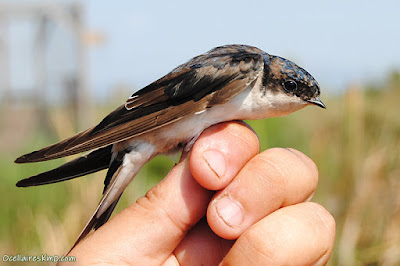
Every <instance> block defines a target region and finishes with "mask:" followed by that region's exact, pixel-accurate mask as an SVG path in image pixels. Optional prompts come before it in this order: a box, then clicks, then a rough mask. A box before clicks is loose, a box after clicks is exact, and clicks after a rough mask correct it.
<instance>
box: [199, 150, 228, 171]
mask: <svg viewBox="0 0 400 266" xmlns="http://www.w3.org/2000/svg"><path fill="white" fill-rule="evenodd" d="M203 158H204V160H205V161H206V163H207V164H208V166H209V167H210V169H211V170H212V171H213V172H214V173H215V174H216V175H217V176H218V177H219V178H221V177H223V176H224V175H225V170H226V163H225V157H224V155H223V154H222V153H220V152H219V151H215V150H208V151H205V152H204V153H203Z"/></svg>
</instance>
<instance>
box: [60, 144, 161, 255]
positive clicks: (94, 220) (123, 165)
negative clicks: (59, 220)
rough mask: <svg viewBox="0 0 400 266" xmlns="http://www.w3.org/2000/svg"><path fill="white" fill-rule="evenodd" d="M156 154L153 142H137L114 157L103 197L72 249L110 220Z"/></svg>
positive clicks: (105, 181)
mask: <svg viewBox="0 0 400 266" xmlns="http://www.w3.org/2000/svg"><path fill="white" fill-rule="evenodd" d="M156 154H157V152H156V150H155V147H154V146H153V145H152V144H150V143H147V142H137V143H135V144H134V145H132V147H128V148H127V149H125V150H123V151H120V152H118V153H117V154H115V155H114V156H113V157H112V162H111V164H110V166H109V169H108V172H107V176H106V179H105V180H104V192H103V197H102V198H101V200H100V202H99V204H98V206H97V208H96V210H95V211H94V213H93V215H92V217H91V218H90V220H89V222H88V223H87V224H86V226H85V228H84V229H83V230H82V232H81V233H80V235H79V237H78V239H77V240H76V242H75V244H74V245H73V246H72V248H71V250H72V249H73V248H74V247H75V246H76V245H78V244H79V242H80V241H82V240H83V239H84V238H85V237H86V236H87V235H88V234H89V233H90V232H91V231H92V230H97V229H98V228H99V227H100V226H102V225H103V224H104V223H106V222H107V221H108V219H109V218H110V216H111V213H112V212H113V210H114V208H115V206H116V205H117V203H118V200H119V199H120V197H121V195H122V193H123V191H124V190H125V188H126V186H128V184H129V183H130V182H131V181H132V179H133V178H134V177H135V176H136V174H137V173H138V172H139V170H140V169H141V168H142V166H143V165H144V164H145V163H147V162H148V161H149V160H151V159H152V158H153V157H154V156H155V155H156ZM71 250H70V251H68V253H67V254H69V253H70V252H71Z"/></svg>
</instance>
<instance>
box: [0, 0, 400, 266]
mask: <svg viewBox="0 0 400 266" xmlns="http://www.w3.org/2000/svg"><path fill="white" fill-rule="evenodd" d="M232 1H233V0H232ZM232 1H229V3H231V2H232ZM385 1H386V0H385ZM15 2H16V1H14V2H13V1H2V2H0V102H1V105H0V169H1V178H2V186H0V197H1V203H2V204H1V205H0V251H1V253H2V254H10V255H11V254H12V255H15V254H21V255H37V254H43V253H46V254H48V255H53V254H63V253H64V252H65V251H66V250H68V249H69V248H70V246H71V244H72V243H73V242H74V241H75V239H76V236H77V235H78V234H79V233H80V231H81V229H82V228H83V226H84V225H85V224H86V222H87V220H88V219H89V217H90V215H91V214H92V212H93V211H94V209H95V207H96V206H97V203H98V201H99V199H100V197H101V191H102V190H103V180H104V175H105V172H104V171H102V172H99V173H96V174H92V175H89V176H86V177H82V178H79V179H74V180H71V181H67V182H63V183H58V184H53V185H46V186H42V187H32V188H17V187H15V183H16V182H17V181H18V180H19V179H21V178H25V177H28V176H31V175H34V174H36V173H39V172H43V171H46V170H49V169H51V168H54V167H56V166H59V165H60V164H62V163H63V162H65V161H66V160H67V159H68V160H70V159H71V158H67V159H59V160H55V161H50V162H43V163H37V164H29V165H15V164H13V163H12V162H13V161H14V159H15V158H16V157H17V156H19V155H21V154H24V153H27V152H30V151H33V150H36V149H39V148H42V147H44V146H47V145H48V144H51V143H54V142H56V141H58V140H60V139H63V138H66V137H68V136H71V135H73V134H74V133H76V132H77V131H78V130H82V129H85V128H87V127H88V126H90V125H93V124H95V123H96V122H98V121H100V120H101V119H102V118H103V117H104V116H105V115H107V114H108V113H109V112H110V111H112V110H113V109H114V108H116V107H117V106H118V105H120V104H121V103H122V102H124V101H125V100H126V98H127V97H128V96H129V95H130V94H132V93H133V91H134V90H135V89H137V88H135V87H136V85H138V84H139V85H138V87H141V86H142V85H143V84H144V85H146V84H145V83H149V82H151V81H152V80H154V79H155V78H159V77H160V76H161V75H162V74H165V73H166V71H169V70H170V69H171V68H172V67H175V66H176V65H177V64H179V63H182V62H184V60H187V59H188V58H190V57H191V56H193V55H196V54H198V53H199V52H204V51H206V50H207V49H210V48H211V47H213V46H216V45H220V44H226V43H248V44H254V45H257V46H259V47H260V48H262V49H271V50H272V52H273V53H275V52H277V54H279V55H282V56H285V55H288V54H289V55H290V54H291V53H292V54H296V55H302V56H304V58H310V60H304V61H307V62H310V61H311V62H314V65H313V67H311V69H310V72H311V73H313V75H314V76H315V77H316V78H317V79H318V80H320V79H319V77H322V80H325V82H326V81H327V80H328V79H327V77H329V78H330V80H336V79H337V80H341V82H338V83H336V84H342V85H340V86H339V87H336V89H331V90H329V86H324V84H323V83H322V82H321V85H322V95H321V98H322V100H323V101H324V103H325V104H326V105H327V107H328V108H327V110H322V109H320V108H313V107H307V108H305V109H303V110H301V111H298V112H296V113H294V114H291V115H289V116H287V117H280V118H270V119H266V120H260V121H248V123H249V124H250V125H251V126H252V127H253V128H254V129H255V131H256V132H257V134H258V136H259V139H260V142H261V149H262V150H265V149H268V148H270V147H293V148H295V149H298V150H300V151H302V152H304V153H305V154H307V155H308V156H309V157H310V158H311V159H312V160H313V161H314V162H315V163H316V164H317V166H318V168H319V173H320V180H319V186H318V189H317V191H316V193H315V196H314V198H313V200H314V201H316V202H318V203H320V204H321V205H323V206H324V207H325V208H326V209H327V210H328V211H329V212H330V213H332V215H333V216H334V217H335V220H336V223H337V237H336V243H335V248H334V253H333V255H332V258H331V260H330V262H329V264H330V265H400V193H399V191H400V115H399V102H400V73H399V72H398V71H396V70H395V69H396V67H394V68H393V69H394V70H393V71H390V70H387V69H386V70H385V69H383V68H382V67H381V65H382V64H384V63H385V61H389V59H390V58H392V55H393V58H394V59H393V60H392V61H390V62H389V63H390V64H392V65H395V66H397V65H396V64H394V63H393V62H396V61H395V56H394V55H398V54H399V51H398V49H397V50H396V49H393V48H391V47H392V46H396V41H398V38H397V39H396V38H395V37H396V36H394V35H393V34H392V35H391V39H390V42H389V41H387V42H385V43H384V46H382V47H383V48H382V47H381V50H380V52H381V53H382V54H381V55H382V56H371V54H372V55H374V53H373V51H371V49H370V48H369V46H368V45H373V46H376V45H378V44H379V43H382V41H381V40H386V37H387V36H386V35H385V34H384V36H381V35H379V34H383V33H384V32H386V31H389V32H396V31H393V30H390V29H391V27H398V26H400V23H391V21H392V20H393V19H394V18H397V19H398V16H397V17H396V16H390V15H388V14H389V13H390V12H395V11H394V10H395V8H389V7H388V6H389V5H386V4H382V3H381V4H380V5H379V6H377V7H374V6H370V8H369V9H367V7H368V5H370V3H369V4H367V3H364V2H362V4H360V5H358V4H357V3H355V2H356V1H354V2H345V1H342V2H345V4H343V3H342V4H343V5H337V4H336V5H335V6H331V5H330V4H326V5H325V4H322V2H319V1H315V3H314V5H315V6H316V8H318V12H315V13H314V14H315V15H316V16H317V18H318V23H315V21H314V20H313V19H306V20H304V16H303V13H304V12H306V11H307V13H309V10H308V9H307V10H306V11H304V8H305V7H306V6H307V5H305V4H304V3H303V2H299V1H292V3H291V5H294V7H293V8H290V6H291V5H289V4H287V3H286V1H285V2H282V3H281V4H279V3H278V1H275V2H276V3H269V4H268V5H270V4H271V5H272V4H273V5H283V6H282V7H281V8H280V9H279V8H275V9H274V10H285V12H288V13H285V17H295V18H297V19H301V21H302V23H303V24H302V26H303V27H305V28H307V27H309V28H310V31H311V29H313V30H314V31H315V32H316V33H317V35H318V36H317V37H318V38H313V39H312V41H310V42H307V41H305V42H295V43H293V39H295V40H302V39H304V31H303V30H298V31H293V32H291V33H290V34H288V33H287V32H285V31H282V30H281V29H280V28H279V27H267V28H268V30H269V34H262V35H263V37H265V38H266V39H262V38H261V37H260V36H261V34H258V33H259V32H265V28H266V24H268V23H272V22H276V23H279V25H281V24H282V26H284V25H286V24H285V23H289V24H287V26H288V27H289V26H292V25H293V22H292V20H290V19H288V20H287V21H286V20H285V21H282V20H280V17H281V16H282V15H281V14H280V13H279V12H272V13H271V12H269V16H270V17H271V19H270V20H265V19H264V18H262V17H257V16H254V14H252V13H251V12H250V13H246V12H244V13H243V12H242V10H240V13H243V14H242V17H241V19H240V20H237V21H236V20H235V21H233V20H232V19H231V15H232V14H236V13H235V12H237V11H238V10H237V9H238V8H240V9H242V4H241V5H236V6H235V5H232V4H229V5H228V4H226V6H224V4H221V3H222V2H223V1H221V3H220V2H218V4H217V3H213V5H214V4H215V5H221V6H220V8H221V10H228V11H229V12H222V11H221V10H218V9H217V8H216V9H213V10H211V11H210V12H211V13H212V14H214V19H215V20H213V21H212V23H210V22H208V23H209V24H207V25H206V24H204V23H205V22H204V21H201V20H192V17H191V16H192V13H191V12H180V9H178V8H175V6H173V5H172V4H169V2H163V3H161V2H160V3H158V4H159V5H161V6H163V5H165V9H166V10H169V12H165V11H164V10H163V8H160V10H158V9H157V10H153V7H152V8H151V9H149V8H147V9H146V6H145V5H144V4H143V5H140V6H135V7H137V10H128V8H121V6H118V5H114V4H105V3H107V2H109V1H96V2H95V1H88V2H89V3H91V4H89V5H88V6H89V8H90V9H89V11H88V12H89V13H90V12H92V13H93V11H91V10H92V9H94V7H95V6H97V5H99V6H102V7H103V8H102V9H101V10H100V11H99V10H98V11H99V13H101V14H100V16H101V17H102V21H103V24H102V25H104V28H105V31H107V30H108V32H107V33H108V34H111V33H113V32H118V33H119V35H118V34H117V35H116V36H117V38H116V39H117V41H114V42H112V40H111V39H112V37H109V36H107V34H104V32H103V30H104V29H103V28H100V29H98V30H97V31H96V30H95V31H87V29H86V27H87V25H85V19H84V17H85V12H84V8H83V6H85V5H84V4H82V3H83V2H79V1H78V2H77V1H73V0H71V1H67V0H65V1H57V2H58V3H63V5H60V4H50V2H46V3H44V4H43V3H42V2H41V1H18V2H19V3H23V4H22V5H14V3H15ZM233 2H234V1H233ZM255 2H257V1H255ZM267 2H268V1H265V3H267ZM317 2H318V3H317ZM386 2H387V1H386ZM389 2H390V1H389ZM4 3H8V4H4ZM29 3H34V4H32V5H31V4H29ZM85 3H86V2H85ZM132 3H133V2H132ZM265 3H264V4H265ZM335 3H336V2H335ZM258 4H259V5H261V4H260V3H258ZM110 5H111V7H110ZM127 5H129V4H127ZM344 5H346V8H345V9H344V8H343V6H344ZM381 6H382V7H385V9H380V7H381ZM141 8H142V10H141ZM181 8H182V6H181ZM183 8H186V9H187V8H189V9H190V6H188V7H186V6H185V7H183ZM196 8H198V9H201V10H203V9H204V10H203V11H202V12H208V11H209V10H208V7H207V6H206V5H203V6H198V7H196ZM307 8H308V7H307ZM121 9H124V10H128V11H127V12H126V13H128V15H129V16H128V19H131V20H128V21H127V20H126V17H124V16H122V15H121V19H119V16H120V13H119V12H122V11H121ZM342 9H343V13H342V15H343V16H342V17H341V19H340V20H338V19H337V17H338V13H339V11H342ZM146 10H147V11H146ZM190 10H191V9H190ZM259 10H262V8H259ZM299 10H303V11H304V12H300V11H299ZM371 10H372V11H371ZM139 11H140V12H145V11H146V12H148V13H151V15H149V16H148V17H146V16H145V15H142V14H141V13H140V12H139ZM383 11H384V12H383ZM153 12H158V13H157V17H155V16H152V15H153ZM368 12H372V13H373V14H370V15H368V14H369V13H368ZM387 12H389V13H387ZM126 13H124V14H125V15H126ZM131 13H132V14H133V15H131ZM27 14H28V15H27ZM32 14H33V16H32ZM165 14H168V16H167V17H164V16H166V15H165ZM174 14H175V15H174ZM16 15H18V16H16ZM181 15H182V16H184V17H185V18H186V19H187V20H190V22H191V23H188V24H186V23H185V25H182V27H191V28H190V29H188V30H187V32H185V33H186V34H182V33H181V32H175V31H171V30H170V28H171V27H173V26H174V25H175V24H177V23H180V22H181V21H176V20H178V19H180V18H181V17H180V16H181ZM360 15H361V20H360V21H363V23H361V22H360V23H358V22H359V20H356V19H355V18H354V17H355V16H360ZM372 15H373V16H372ZM21 16H22V20H23V22H22V24H24V25H25V26H24V27H21V26H18V25H17V26H15V25H14V26H12V25H11V26H10V25H8V24H7V23H8V22H7V19H9V20H13V19H15V17H19V18H21ZM296 16H298V17H296ZM332 16H333V17H332ZM379 16H380V19H377V20H379V21H380V23H385V24H384V25H383V24H382V25H380V24H379V25H378V24H377V21H375V20H374V21H372V20H371V17H374V18H375V17H379ZM110 18H111V20H110ZM313 18H314V17H313ZM157 19H159V20H157ZM259 19H261V20H259ZM160 20H161V21H162V22H160ZM253 20H255V21H256V22H257V23H253V24H252V27H248V25H247V24H246V23H242V22H243V21H253ZM32 21H33V22H32ZM226 21H230V22H231V24H232V25H231V27H229V30H227V29H226V28H224V27H225V26H224V27H222V26H221V25H226ZM271 21H272V22H271ZM353 21H355V22H353ZM371 21H372V22H371ZM126 22H129V23H128V25H131V27H132V29H131V28H129V29H128V30H127V29H126V28H124V29H123V28H122V27H123V26H124V25H125V24H126ZM395 22H396V21H395ZM118 23H119V24H118ZM157 23H158V24H160V25H158V26H159V27H160V28H161V29H164V28H165V30H160V28H155V27H156V26H157V25H155V24H157ZM340 23H342V24H343V23H344V24H346V23H347V24H346V25H345V26H343V25H341V24H340ZM368 23H373V26H374V27H372V26H371V27H369V26H368V25H369V24H368ZM171 24H172V25H171ZM26 25H28V26H26ZM31 25H33V26H31ZM148 25H150V28H149V29H148V28H146V27H147V26H148ZM205 25H206V26H205ZM268 25H269V24H268ZM274 25H275V24H274ZM376 25H378V26H376ZM319 26H321V27H322V29H321V28H318V27H319ZM347 26H349V27H347ZM163 27H164V28H163ZM221 27H222V28H221ZM313 27H315V28H313ZM21 29H23V30H21ZM222 29H223V30H222ZM239 29H241V30H239ZM157 30H158V31H157ZM213 30H214V31H213ZM230 30H231V31H230ZM232 30H234V31H232ZM25 31H26V32H29V34H28V35H29V36H31V38H30V39H29V38H28V40H27V39H23V38H22V39H21V38H16V37H15V36H13V33H15V32H19V33H21V32H22V33H24V32H25ZM131 31H133V33H130V32H131ZM244 31H246V32H247V33H248V34H244V35H243V34H238V33H237V32H244ZM26 32H25V33H26ZM32 32H33V33H32ZM110 32H111V33H110ZM272 32H273V33H272ZM335 32H339V33H340V34H343V35H335V34H334V33H335ZM397 32H399V31H397ZM154 33H157V34H160V35H161V36H162V37H163V38H162V40H163V41H164V43H160V42H158V38H159V35H157V34H154ZM211 33H212V34H211ZM210 34H211V35H210ZM372 34H375V35H376V36H381V38H372V37H371V36H372ZM375 35H374V36H375ZM113 36H114V37H115V35H113ZM238 36H239V37H238ZM271 36H272V37H271ZM384 37H385V38H384ZM151 38H156V39H157V41H156V40H154V39H151ZM307 38H308V37H307ZM365 38H366V39H365ZM114 39H115V38H114ZM138 40H139V41H138ZM360 40H361V41H360ZM366 40H368V41H366ZM8 41H10V42H8ZM104 42H108V43H109V44H111V45H110V47H111V48H110V47H106V45H104ZM93 46H96V47H98V49H97V50H96V51H95V52H93V51H92V50H93V49H92V48H93ZM135 47H136V48H135ZM185 47H186V48H187V47H189V48H187V49H186V48H185ZM204 47H205V48H204ZM282 47H283V48H282ZM106 48H109V49H108V50H107V49H106ZM172 48H174V49H175V50H173V49H172ZM397 48H398V47H397ZM91 49H92V50H91ZM291 49H293V50H291ZM119 50H121V51H119ZM176 50H178V51H179V52H176ZM131 51H132V54H127V53H128V52H131ZM144 51H145V52H144ZM147 51H151V56H149V54H148V52H147ZM165 51H175V52H168V53H166V52H165ZM269 51H270V50H268V52H269ZM117 52H120V53H117ZM28 55H29V56H30V59H29V58H28V59H27V56H28ZM353 55H354V57H352V56H353ZM13 56H14V57H18V56H19V58H20V59H19V60H16V61H14V62H13V63H12V64H11V66H10V65H7V62H8V61H9V60H10V58H11V59H12V57H13ZM90 56H92V59H90V58H88V57H90ZM356 56H361V57H362V58H365V60H355V59H356V58H357V57H356ZM385 56H386V57H385ZM312 57H314V58H312ZM127 58H131V59H130V60H128V59H127ZM154 58H157V60H158V61H156V62H154V60H155V59H154ZM315 58H317V59H319V58H321V61H318V60H317V61H315V60H316V59H315ZM339 58H340V59H343V58H344V59H346V60H344V61H345V64H343V61H341V60H339ZM387 58H389V59H387ZM89 59H90V60H89ZM336 59H338V60H336ZM152 60H153V61H152ZM294 61H295V62H298V60H294ZM316 62H317V63H316ZM89 63H92V64H91V65H90V66H89ZM299 63H300V65H303V64H301V60H300V62H299ZM146 64H147V65H146ZM163 64H164V65H163ZM169 64H170V65H169ZM309 64H310V63H309ZM357 64H358V65H357ZM390 64H389V65H390ZM144 65H146V66H144ZM160 65H163V66H162V67H161V66H160ZM311 65H312V64H311ZM360 65H367V66H376V65H379V67H381V68H382V69H380V71H381V72H383V73H384V74H383V75H382V78H377V79H374V77H375V75H373V74H374V73H372V74H371V75H370V76H368V77H365V76H364V77H363V78H362V79H360V78H359V77H358V78H357V77H356V78H354V80H356V83H354V84H352V85H349V86H345V85H343V80H346V79H345V78H344V77H349V76H351V74H352V73H350V70H351V69H357V67H359V66H360ZM90 67H92V68H93V69H94V71H93V72H90ZM305 68H306V69H308V70H309V67H308V66H305ZM96 73H97V74H96ZM121 73H122V74H121ZM130 73H132V80H134V81H132V80H128V82H127V79H126V76H129V75H130ZM146 73H150V74H146ZM353 74H354V73H353ZM91 75H93V76H94V77H93V79H92V80H90V76H91ZM144 75H147V76H146V77H142V76H144ZM152 75H153V76H154V77H153V76H152ZM356 76H357V75H356ZM110 77H113V78H114V79H113V80H112V81H110V80H108V79H107V78H110ZM341 77H343V78H341ZM138 80H139V81H138ZM348 80H352V79H351V78H350V79H347V81H348ZM107 82H108V83H107ZM112 82H114V83H112ZM135 82H137V83H135ZM103 83H105V85H104V84H103ZM131 84H135V86H132V85H131ZM90 87H93V88H96V90H94V89H93V91H91V90H90ZM327 87H328V88H327ZM105 91H107V92H108V93H107V92H105ZM176 160H177V157H176V158H174V157H172V158H168V157H165V156H160V157H157V158H156V159H154V160H153V161H151V162H150V163H148V164H147V165H146V166H145V167H144V168H143V169H142V170H141V171H140V172H139V174H138V176H137V177H136V178H135V179H134V180H133V182H132V184H130V186H129V187H128V189H127V191H126V192H125V193H124V195H123V196H122V198H121V200H120V203H119V204H118V206H117V209H116V212H115V213H117V212H119V211H120V210H121V209H123V208H125V207H126V206H128V205H129V204H131V203H133V202H135V200H136V199H137V198H139V197H141V196H143V195H144V194H145V193H146V191H147V190H148V189H149V188H151V187H152V186H154V185H155V184H157V183H158V182H159V181H160V180H161V179H162V178H163V177H164V176H165V175H166V174H167V173H168V171H169V169H170V168H171V167H172V166H173V165H174V163H175V162H176Z"/></svg>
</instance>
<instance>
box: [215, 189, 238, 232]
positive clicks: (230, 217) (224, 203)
mask: <svg viewBox="0 0 400 266" xmlns="http://www.w3.org/2000/svg"><path fill="white" fill-rule="evenodd" d="M216 210H217V214H218V216H219V217H220V218H221V219H222V220H223V221H224V222H225V223H226V224H227V225H228V226H230V227H238V226H239V225H241V224H242V222H243V207H242V205H241V204H240V203H239V202H237V201H234V200H233V199H231V197H229V195H225V196H223V197H222V198H220V199H218V200H217V203H216Z"/></svg>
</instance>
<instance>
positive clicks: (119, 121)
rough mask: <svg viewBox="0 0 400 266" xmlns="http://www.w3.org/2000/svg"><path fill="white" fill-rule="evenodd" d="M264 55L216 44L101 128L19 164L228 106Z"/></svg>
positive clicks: (257, 71)
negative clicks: (203, 111) (219, 105)
mask: <svg viewBox="0 0 400 266" xmlns="http://www.w3.org/2000/svg"><path fill="white" fill-rule="evenodd" d="M261 53H262V52H261V50H259V49H257V48H254V47H250V46H242V45H230V46H222V47H217V48H214V49H213V50H211V51H209V52H207V53H205V54H202V55H200V56H197V57H195V58H193V59H192V60H190V61H189V62H187V63H185V64H183V65H181V66H179V67H177V68H175V69H174V70H172V71H171V72H170V73H169V74H167V75H166V76H164V77H162V78H161V79H159V80H157V81H155V82H153V83H152V84H150V85H148V86H146V87H144V88H143V89H141V90H139V91H138V92H136V93H134V94H133V95H132V96H131V97H130V98H129V99H128V100H127V101H126V103H125V105H123V106H120V107H118V108H117V109H116V110H115V111H113V112H112V113H110V114H109V115H108V116H107V117H105V118H104V119H103V120H102V121H101V122H100V123H99V124H98V125H97V126H95V127H93V128H90V129H87V130H85V131H82V132H80V133H78V134H76V135H74V136H72V137H71V138H68V139H65V140H62V141H60V142H58V143H56V144H53V145H51V146H48V147H46V148H43V149H41V150H38V151H34V152H32V153H29V154H26V155H23V156H21V157H19V158H18V159H17V160H16V161H15V162H16V163H27V162H39V161H46V160H51V159H56V158H61V157H64V156H69V155H73V154H76V153H80V152H84V151H88V150H91V149H95V148H98V147H104V146H106V145H109V144H112V143H116V142H120V141H123V140H126V139H128V138H131V137H135V136H139V135H141V134H144V133H146V132H149V131H151V130H154V129H158V128H160V127H163V126H165V125H168V124H170V123H173V122H176V121H178V120H180V119H181V118H183V117H185V116H186V115H189V114H193V113H196V112H199V111H202V110H205V109H206V108H210V107H212V106H214V105H218V104H223V103H225V102H227V101H229V100H230V99H231V98H232V97H234V96H236V95H237V94H239V93H240V92H242V91H243V90H245V89H246V88H247V87H248V86H249V85H250V84H251V83H252V82H253V81H255V80H256V79H257V77H258V76H259V75H260V73H262V70H263V68H264V64H263V57H262V54H261Z"/></svg>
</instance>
